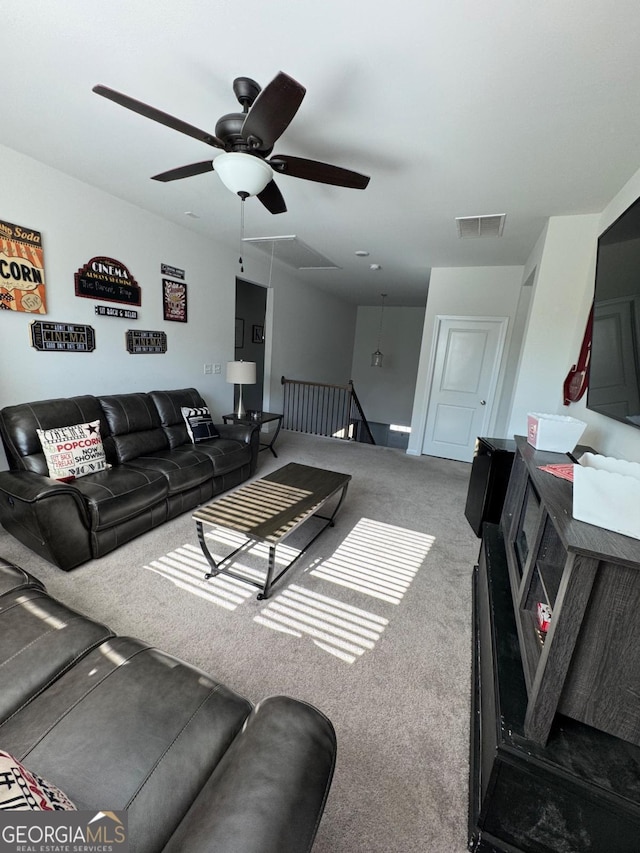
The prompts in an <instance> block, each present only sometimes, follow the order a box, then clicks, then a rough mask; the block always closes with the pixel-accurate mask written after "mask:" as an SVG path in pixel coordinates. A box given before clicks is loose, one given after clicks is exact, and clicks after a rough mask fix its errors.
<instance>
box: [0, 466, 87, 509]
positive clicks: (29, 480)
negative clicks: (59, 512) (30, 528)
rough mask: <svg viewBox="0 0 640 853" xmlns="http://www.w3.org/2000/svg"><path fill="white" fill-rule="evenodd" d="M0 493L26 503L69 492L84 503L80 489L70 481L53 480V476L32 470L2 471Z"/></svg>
mask: <svg viewBox="0 0 640 853" xmlns="http://www.w3.org/2000/svg"><path fill="white" fill-rule="evenodd" d="M0 493H1V494H2V495H3V496H4V495H6V496H7V497H9V498H14V500H20V501H25V502H26V503H33V501H37V500H43V499H44V498H48V497H55V496H57V495H62V494H69V495H74V496H75V497H76V498H77V499H78V500H79V501H80V503H82V497H81V495H80V494H79V493H78V490H77V489H74V488H73V486H71V485H70V484H69V483H63V482H61V481H60V480H52V479H51V477H45V476H44V475H43V474H34V473H33V472H32V471H0Z"/></svg>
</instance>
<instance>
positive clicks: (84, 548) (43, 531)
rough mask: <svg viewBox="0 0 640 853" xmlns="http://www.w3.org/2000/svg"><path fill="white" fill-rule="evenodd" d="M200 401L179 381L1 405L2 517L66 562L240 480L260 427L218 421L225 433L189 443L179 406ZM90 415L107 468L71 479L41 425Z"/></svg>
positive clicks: (102, 550)
mask: <svg viewBox="0 0 640 853" xmlns="http://www.w3.org/2000/svg"><path fill="white" fill-rule="evenodd" d="M204 406H205V402H204V400H203V399H202V397H201V396H200V394H199V393H198V391H197V390H196V389H195V388H183V389H179V390H173V391H151V392H149V393H132V394H114V395H108V396H100V397H94V396H89V395H84V396H78V397H68V398H58V399H52V400H41V401H38V402H32V403H21V404H19V405H15V406H7V407H5V408H4V409H2V410H1V411H0V435H1V436H2V441H3V444H4V448H5V452H6V455H7V460H8V463H9V470H8V471H0V523H1V524H2V525H3V527H4V528H5V529H6V530H7V531H8V532H9V533H11V534H12V535H13V536H15V537H16V539H19V540H20V541H21V542H22V543H24V544H25V545H27V546H28V547H29V548H31V549H32V550H33V551H35V552H36V553H38V554H40V556H42V557H44V558H45V559H46V560H48V561H49V562H51V563H53V564H54V565H56V566H58V567H59V568H61V569H64V570H65V571H68V570H69V569H73V568H74V567H76V566H78V565H80V564H81V563H84V562H86V561H87V560H90V559H93V558H96V557H102V556H104V555H105V554H107V553H108V552H109V551H112V550H113V549H114V548H117V547H118V546H119V545H122V544H124V543H125V542H128V541H130V540H131V539H133V538H135V537H136V536H139V535H140V534H142V533H145V532H147V531H148V530H151V529H152V528H154V527H156V526H157V525H159V524H162V523H163V522H165V521H167V520H169V519H171V518H174V517H175V516H177V515H179V514H181V513H183V512H186V511H187V510H189V509H192V508H193V507H195V506H198V505H199V504H201V503H203V502H205V501H207V500H209V499H210V498H211V497H213V496H214V495H216V494H218V493H220V492H222V491H225V490H227V489H230V488H232V487H234V486H236V485H238V484H239V483H241V482H243V481H244V480H246V479H247V478H248V477H249V476H251V474H253V473H254V471H255V468H256V464H257V458H258V450H259V435H258V430H257V427H256V426H253V425H243V424H228V425H225V424H216V427H217V431H218V432H219V437H217V438H210V439H207V440H206V441H200V442H198V443H197V444H193V443H192V442H191V439H190V437H189V434H188V432H187V427H186V424H185V420H184V418H183V415H182V412H181V409H182V408H183V407H186V408H200V407H204ZM94 421H99V423H100V435H101V437H102V443H103V446H104V453H105V455H106V461H107V463H109V465H110V467H108V468H107V469H105V470H101V471H97V472H96V473H91V474H88V475H86V476H82V477H79V478H78V479H74V480H73V481H72V482H61V481H60V480H56V479H52V478H51V477H49V476H48V471H49V469H48V466H47V461H46V459H45V456H44V454H43V450H42V445H41V442H40V438H39V436H38V433H37V430H38V429H42V430H51V429H54V428H60V427H68V426H73V425H76V424H79V423H88V422H94Z"/></svg>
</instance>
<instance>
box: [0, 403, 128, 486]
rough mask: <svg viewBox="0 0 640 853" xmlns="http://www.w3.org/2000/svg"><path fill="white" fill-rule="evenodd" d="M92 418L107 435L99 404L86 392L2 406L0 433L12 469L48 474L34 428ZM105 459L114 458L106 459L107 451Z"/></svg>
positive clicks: (105, 423)
mask: <svg viewBox="0 0 640 853" xmlns="http://www.w3.org/2000/svg"><path fill="white" fill-rule="evenodd" d="M95 420H99V421H100V422H101V423H100V432H101V434H102V436H105V435H107V433H108V427H107V422H106V420H105V417H104V414H103V411H102V409H101V408H100V404H99V403H98V400H97V399H96V398H95V397H91V396H88V395H85V396H81V397H62V398H55V399H51V400H39V401H36V402H33V403H20V404H18V405H16V406H5V408H3V409H2V410H1V411H0V432H1V434H2V440H3V443H4V446H5V450H6V454H7V460H8V462H9V467H10V468H11V470H12V471H33V473H34V474H43V475H44V476H45V477H46V476H48V473H49V471H48V466H47V461H46V459H45V456H44V453H43V450H42V445H41V444H40V439H39V438H38V433H37V430H38V429H43V430H47V429H52V428H56V427H66V426H72V425H73V424H79V423H88V422H90V421H95ZM107 459H108V461H110V462H113V461H114V460H113V459H110V458H109V452H108V450H107Z"/></svg>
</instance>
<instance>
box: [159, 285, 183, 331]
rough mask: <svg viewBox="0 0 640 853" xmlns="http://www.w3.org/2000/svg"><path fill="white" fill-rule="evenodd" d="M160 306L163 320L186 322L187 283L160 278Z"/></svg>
mask: <svg viewBox="0 0 640 853" xmlns="http://www.w3.org/2000/svg"><path fill="white" fill-rule="evenodd" d="M162 307H163V314H164V319H165V320H175V321H176V322H178V323H186V322H187V285H186V284H185V282H184V281H171V279H168V278H163V279H162Z"/></svg>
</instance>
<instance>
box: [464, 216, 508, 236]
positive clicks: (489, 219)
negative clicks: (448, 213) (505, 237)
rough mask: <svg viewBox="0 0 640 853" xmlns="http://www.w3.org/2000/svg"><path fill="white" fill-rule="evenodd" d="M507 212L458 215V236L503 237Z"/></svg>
mask: <svg viewBox="0 0 640 853" xmlns="http://www.w3.org/2000/svg"><path fill="white" fill-rule="evenodd" d="M506 216H507V214H506V213H492V214H489V215H485V216H456V223H457V225H458V237H460V238H465V237H502V232H503V230H504V221H505V219H506Z"/></svg>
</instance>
